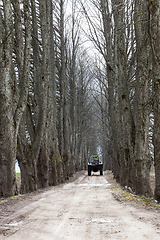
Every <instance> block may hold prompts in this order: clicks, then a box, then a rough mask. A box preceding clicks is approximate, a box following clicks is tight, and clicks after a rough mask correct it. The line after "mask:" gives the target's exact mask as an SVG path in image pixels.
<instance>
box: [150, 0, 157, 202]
mask: <svg viewBox="0 0 160 240" xmlns="http://www.w3.org/2000/svg"><path fill="white" fill-rule="evenodd" d="M148 12H149V38H150V46H151V49H152V58H153V61H152V62H153V94H154V95H153V99H154V133H153V145H154V164H155V180H156V181H155V192H154V195H155V199H156V200H157V201H158V202H159V203H160V148H159V146H160V61H159V59H160V15H159V12H160V5H159V0H155V1H150V2H149V3H148Z"/></svg>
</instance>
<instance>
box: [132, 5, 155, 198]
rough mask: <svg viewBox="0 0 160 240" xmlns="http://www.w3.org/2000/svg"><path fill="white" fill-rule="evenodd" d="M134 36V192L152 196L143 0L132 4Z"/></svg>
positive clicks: (148, 87) (146, 32)
mask: <svg viewBox="0 0 160 240" xmlns="http://www.w3.org/2000/svg"><path fill="white" fill-rule="evenodd" d="M135 10H136V12H135V22H137V23H136V24H135V36H136V45H137V46H136V48H137V71H136V95H135V109H134V111H135V112H134V113H135V114H134V115H135V127H136V134H135V165H134V167H135V178H134V179H135V181H134V188H135V191H136V193H137V194H140V195H145V196H148V197H150V196H152V190H151V187H150V178H149V175H150V168H151V156H150V153H149V127H150V122H149V115H150V113H151V107H150V105H149V101H150V87H151V85H150V81H151V80H150V74H149V68H150V66H149V54H150V49H149V38H148V25H147V24H146V25H144V23H143V22H142V21H141V22H138V21H139V20H140V19H142V18H143V19H147V20H148V10H147V4H146V2H143V1H140V0H137V1H136V7H135Z"/></svg>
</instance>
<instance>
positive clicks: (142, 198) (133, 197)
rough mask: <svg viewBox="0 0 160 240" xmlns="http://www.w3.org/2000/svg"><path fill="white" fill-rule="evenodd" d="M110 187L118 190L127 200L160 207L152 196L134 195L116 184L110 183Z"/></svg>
mask: <svg viewBox="0 0 160 240" xmlns="http://www.w3.org/2000/svg"><path fill="white" fill-rule="evenodd" d="M112 188H113V189H114V190H116V191H118V192H120V194H121V196H122V198H123V199H125V200H127V201H130V202H135V203H139V204H141V205H145V206H152V207H157V208H160V205H159V204H158V203H156V202H155V200H154V198H147V197H145V196H139V195H135V194H133V193H128V192H127V191H124V190H123V189H121V188H120V187H119V186H118V185H116V184H114V185H112Z"/></svg>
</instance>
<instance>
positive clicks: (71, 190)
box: [0, 171, 160, 240]
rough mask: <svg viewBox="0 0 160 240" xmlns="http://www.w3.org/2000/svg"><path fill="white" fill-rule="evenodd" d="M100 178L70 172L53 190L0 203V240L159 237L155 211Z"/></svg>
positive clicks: (106, 174) (159, 219)
mask: <svg viewBox="0 0 160 240" xmlns="http://www.w3.org/2000/svg"><path fill="white" fill-rule="evenodd" d="M113 186H116V182H115V180H114V179H113V176H112V174H111V173H110V172H104V175H103V176H100V175H99V173H93V174H92V176H90V177H89V176H88V175H87V172H84V171H81V172H79V173H76V174H75V175H74V177H73V178H70V180H69V181H68V182H67V183H65V184H61V185H59V186H56V187H54V188H51V189H47V190H43V191H40V192H36V193H34V194H29V195H26V196H19V197H18V198H16V199H10V200H7V201H4V200H3V201H1V204H0V240H3V239H11V240H14V239H16V240H18V239H19V240H21V239H23V240H28V239H30V240H32V239H43V240H44V239H45V240H50V239H52V240H54V239H56V240H62V239H66V240H75V239H76V240H80V239H81V240H82V239H83V240H88V239H90V238H91V239H93V240H100V239H102V240H104V239H123V240H124V239H129V240H131V239H136V240H143V239H154V240H158V239H160V214H159V213H160V210H159V209H158V208H155V207H151V206H147V205H145V204H141V203H139V202H134V201H132V202H131V201H129V200H127V199H126V198H124V197H123V195H122V193H121V192H120V191H118V190H117V189H116V188H115V187H113Z"/></svg>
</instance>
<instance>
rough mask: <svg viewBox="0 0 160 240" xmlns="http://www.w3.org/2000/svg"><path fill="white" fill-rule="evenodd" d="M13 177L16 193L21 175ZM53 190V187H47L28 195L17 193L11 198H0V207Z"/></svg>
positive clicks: (16, 174) (17, 174)
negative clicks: (14, 178)
mask: <svg viewBox="0 0 160 240" xmlns="http://www.w3.org/2000/svg"><path fill="white" fill-rule="evenodd" d="M15 177H16V182H17V188H18V192H19V190H20V184H21V174H20V173H15ZM54 188H55V186H49V187H46V188H43V189H37V190H36V191H34V192H29V193H25V194H20V193H18V195H14V196H11V197H8V198H3V197H2V198H0V205H1V204H4V203H9V202H12V201H19V200H22V199H25V198H27V197H29V196H34V195H36V194H38V193H41V192H44V191H48V190H51V189H54Z"/></svg>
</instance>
